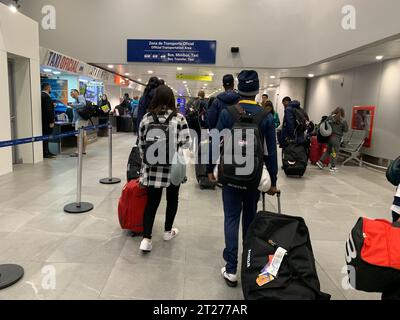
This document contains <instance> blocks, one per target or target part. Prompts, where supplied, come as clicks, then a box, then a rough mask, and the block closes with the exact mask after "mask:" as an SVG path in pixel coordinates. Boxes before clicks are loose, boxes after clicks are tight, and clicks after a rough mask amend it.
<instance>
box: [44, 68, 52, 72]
mask: <svg viewBox="0 0 400 320" xmlns="http://www.w3.org/2000/svg"><path fill="white" fill-rule="evenodd" d="M51 71H52V70H51V69H43V72H51Z"/></svg>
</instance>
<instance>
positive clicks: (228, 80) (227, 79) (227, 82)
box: [222, 74, 235, 87]
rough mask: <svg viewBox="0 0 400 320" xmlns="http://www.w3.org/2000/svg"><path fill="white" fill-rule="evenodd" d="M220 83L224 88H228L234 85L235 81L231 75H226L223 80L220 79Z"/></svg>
mask: <svg viewBox="0 0 400 320" xmlns="http://www.w3.org/2000/svg"><path fill="white" fill-rule="evenodd" d="M222 83H223V84H224V86H226V87H228V86H231V85H233V84H234V83H235V79H234V78H233V75H231V74H227V75H224V78H223V79H222Z"/></svg>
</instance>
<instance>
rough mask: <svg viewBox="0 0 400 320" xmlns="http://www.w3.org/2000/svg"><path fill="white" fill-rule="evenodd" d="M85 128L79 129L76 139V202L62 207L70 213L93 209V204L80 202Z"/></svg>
mask: <svg viewBox="0 0 400 320" xmlns="http://www.w3.org/2000/svg"><path fill="white" fill-rule="evenodd" d="M84 134H85V130H84V129H83V128H81V129H79V139H78V176H77V190H76V202H75V203H70V204H68V205H66V206H65V207H64V211H65V212H67V213H72V214H79V213H85V212H89V211H91V210H93V204H91V203H88V202H82V201H81V196H82V165H83V140H84Z"/></svg>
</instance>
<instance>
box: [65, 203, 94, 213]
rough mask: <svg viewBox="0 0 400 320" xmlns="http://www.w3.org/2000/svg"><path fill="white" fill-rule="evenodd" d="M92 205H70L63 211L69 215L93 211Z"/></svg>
mask: <svg viewBox="0 0 400 320" xmlns="http://www.w3.org/2000/svg"><path fill="white" fill-rule="evenodd" d="M93 208H94V207H93V205H92V204H91V203H88V202H81V203H80V205H78V204H77V203H70V204H68V205H66V206H65V207H64V211H65V212H67V213H71V214H79V213H85V212H89V211H91V210H93Z"/></svg>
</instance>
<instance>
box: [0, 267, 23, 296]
mask: <svg viewBox="0 0 400 320" xmlns="http://www.w3.org/2000/svg"><path fill="white" fill-rule="evenodd" d="M23 276H24V268H22V267H21V266H18V265H15V264H4V265H0V290H2V289H5V288H8V287H11V286H12V285H14V284H16V283H17V282H18V281H19V280H21V279H22V277H23Z"/></svg>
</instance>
